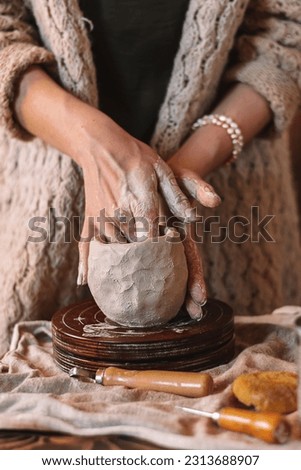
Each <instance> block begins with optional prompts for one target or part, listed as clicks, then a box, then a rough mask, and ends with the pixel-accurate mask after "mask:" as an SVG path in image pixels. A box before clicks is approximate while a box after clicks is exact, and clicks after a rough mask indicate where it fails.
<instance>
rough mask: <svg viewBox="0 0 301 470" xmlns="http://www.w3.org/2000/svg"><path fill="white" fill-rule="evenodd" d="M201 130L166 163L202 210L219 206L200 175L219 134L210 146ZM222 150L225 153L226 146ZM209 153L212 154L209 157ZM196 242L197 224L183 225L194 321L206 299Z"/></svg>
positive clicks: (188, 299) (189, 307) (189, 308)
mask: <svg viewBox="0 0 301 470" xmlns="http://www.w3.org/2000/svg"><path fill="white" fill-rule="evenodd" d="M216 130H219V129H216ZM204 131H205V129H200V130H198V131H196V132H195V133H194V134H193V135H191V137H190V138H189V139H188V140H187V141H186V142H185V144H184V145H183V146H182V147H181V148H180V149H179V150H178V152H177V153H176V154H175V155H173V157H172V158H171V159H170V160H168V162H167V163H168V164H169V166H170V168H171V169H172V171H173V173H174V175H175V177H176V180H177V182H178V184H179V186H180V187H181V188H182V189H183V191H184V192H185V193H186V194H187V196H188V197H190V198H192V199H194V200H196V201H198V202H199V203H200V204H201V205H203V206H205V207H212V208H214V207H217V206H218V205H219V204H220V203H221V199H220V197H219V196H218V195H217V193H216V192H215V190H214V188H213V187H212V186H211V185H209V184H208V183H207V182H206V181H205V180H204V179H203V178H202V176H201V175H202V174H203V172H204V170H203V168H202V163H201V162H202V161H203V163H204V162H206V161H212V159H213V158H214V154H215V152H216V149H217V139H218V135H216V136H215V137H216V138H215V139H214V145H211V146H210V145H209V142H208V140H210V132H209V133H207V134H206V133H205V132H204ZM222 137H223V136H222ZM226 144H227V142H226ZM215 146H216V147H215ZM230 146H231V142H230ZM224 148H225V152H227V145H225V147H224ZM230 150H231V148H230ZM209 151H211V152H212V155H210V154H209ZM204 173H205V172H204ZM196 240H197V233H196V224H195V223H189V224H186V225H185V234H184V237H183V244H184V248H185V254H186V260H187V265H188V288H187V296H186V302H185V303H186V308H187V311H188V313H189V315H190V316H191V318H195V319H197V318H200V317H201V316H202V306H203V305H204V304H205V303H206V300H207V290H206V284H205V280H204V273H203V265H202V259H201V254H200V247H199V246H197V242H196Z"/></svg>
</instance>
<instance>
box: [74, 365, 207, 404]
mask: <svg viewBox="0 0 301 470" xmlns="http://www.w3.org/2000/svg"><path fill="white" fill-rule="evenodd" d="M69 376H70V377H73V378H76V379H79V380H81V381H84V382H93V383H97V384H101V385H123V386H125V387H129V388H139V389H144V390H154V391H157V392H167V393H174V394H176V395H182V396H185V397H190V398H200V397H203V396H205V395H209V394H210V393H212V390H213V379H212V377H211V375H209V374H207V373H201V372H173V371H166V370H143V371H140V370H127V369H119V368H117V367H106V368H101V369H98V370H97V371H96V372H94V373H92V372H90V371H87V370H85V369H80V368H78V367H73V368H72V369H70V371H69Z"/></svg>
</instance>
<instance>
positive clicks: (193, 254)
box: [183, 224, 207, 318]
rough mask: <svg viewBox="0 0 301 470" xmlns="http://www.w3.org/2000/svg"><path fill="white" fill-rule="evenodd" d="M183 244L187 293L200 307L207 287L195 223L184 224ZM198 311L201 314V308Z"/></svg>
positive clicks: (204, 298)
mask: <svg viewBox="0 0 301 470" xmlns="http://www.w3.org/2000/svg"><path fill="white" fill-rule="evenodd" d="M183 245H184V249H185V255H186V261H187V266H188V285H187V291H188V295H189V296H190V297H191V299H192V301H193V302H194V303H195V304H196V305H197V306H198V307H202V306H203V305H205V303H206V301H207V289H206V284H205V280H204V271H203V263H202V259H201V255H200V250H199V246H198V245H197V242H196V227H195V224H188V225H187V226H186V234H185V239H184V240H183ZM190 304H191V302H190ZM190 304H189V305H190ZM195 310H196V309H195V308H194V311H195ZM199 312H200V314H201V308H200V309H199ZM189 313H190V312H189ZM193 318H195V317H193Z"/></svg>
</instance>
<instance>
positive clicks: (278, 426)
mask: <svg viewBox="0 0 301 470" xmlns="http://www.w3.org/2000/svg"><path fill="white" fill-rule="evenodd" d="M176 408H177V409H179V410H181V411H184V412H186V413H191V414H194V415H197V416H203V417H206V418H211V419H213V420H214V421H216V423H217V424H218V425H219V426H220V427H221V428H224V429H228V430H229V431H236V432H242V433H244V434H249V435H250V436H253V437H256V438H257V439H261V440H262V441H265V442H269V443H277V444H284V443H285V442H287V440H288V439H289V437H290V434H291V428H290V426H289V424H288V422H287V421H286V420H285V419H284V418H283V416H282V415H281V414H279V413H275V412H257V411H251V410H243V409H240V408H222V409H221V410H219V411H216V412H214V413H210V412H208V411H201V410H196V409H195V408H186V407H184V406H176Z"/></svg>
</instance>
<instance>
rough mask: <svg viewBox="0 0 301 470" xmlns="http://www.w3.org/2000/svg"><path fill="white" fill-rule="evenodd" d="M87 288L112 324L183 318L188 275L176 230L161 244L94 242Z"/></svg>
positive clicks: (145, 323)
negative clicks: (181, 310) (181, 315)
mask: <svg viewBox="0 0 301 470" xmlns="http://www.w3.org/2000/svg"><path fill="white" fill-rule="evenodd" d="M88 265H89V269H88V285H89V288H90V291H91V293H92V295H93V297H94V299H95V302H96V303H97V305H98V307H99V308H100V309H101V310H102V311H103V313H104V314H105V315H106V317H107V318H109V319H110V320H112V321H113V322H115V323H118V324H120V325H123V326H128V327H151V326H156V325H162V324H165V323H167V322H168V321H169V320H171V319H172V318H174V317H175V316H176V315H177V313H178V312H179V310H180V308H181V306H182V304H183V302H184V299H185V295H186V288H187V278H188V270H187V264H186V257H185V253H184V247H183V244H182V242H181V240H180V236H179V234H178V232H177V231H176V230H175V229H168V230H167V232H166V234H165V235H163V236H160V237H158V238H157V241H154V240H152V239H150V238H149V239H147V240H145V241H140V242H134V243H110V244H105V243H102V242H101V241H99V240H97V239H93V240H92V241H91V242H90V252H89V262H88Z"/></svg>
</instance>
